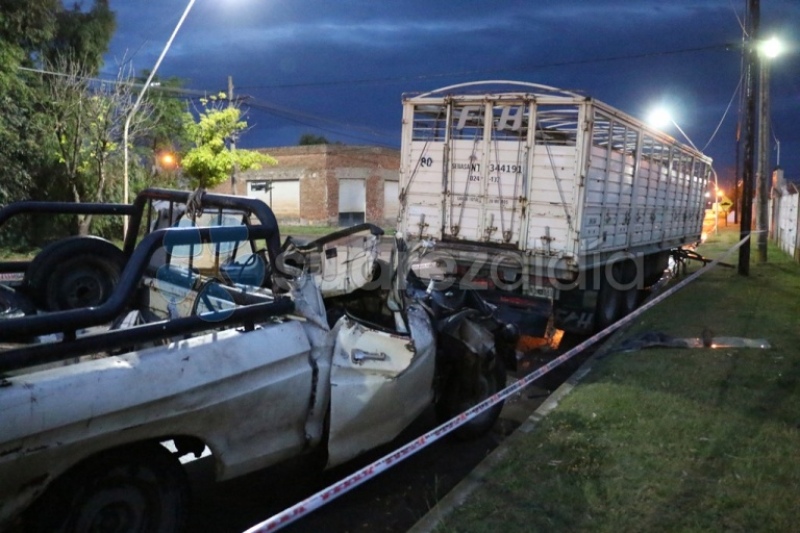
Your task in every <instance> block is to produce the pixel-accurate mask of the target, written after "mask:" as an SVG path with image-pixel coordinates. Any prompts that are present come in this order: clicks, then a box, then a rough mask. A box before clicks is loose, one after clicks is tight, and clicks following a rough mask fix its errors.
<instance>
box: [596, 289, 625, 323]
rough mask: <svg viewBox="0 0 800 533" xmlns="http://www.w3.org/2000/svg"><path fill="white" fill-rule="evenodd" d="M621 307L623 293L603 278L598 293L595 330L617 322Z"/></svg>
mask: <svg viewBox="0 0 800 533" xmlns="http://www.w3.org/2000/svg"><path fill="white" fill-rule="evenodd" d="M621 307H622V293H621V292H620V291H619V290H617V289H615V288H614V287H613V286H612V284H611V283H609V282H608V281H607V280H605V279H603V280H602V285H601V286H600V291H598V295H597V307H596V308H595V316H594V323H595V330H596V331H601V330H603V329H606V328H607V327H608V326H610V325H611V324H613V323H614V322H616V321H617V319H619V314H620V310H621Z"/></svg>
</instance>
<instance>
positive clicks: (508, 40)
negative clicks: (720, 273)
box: [108, 0, 800, 179]
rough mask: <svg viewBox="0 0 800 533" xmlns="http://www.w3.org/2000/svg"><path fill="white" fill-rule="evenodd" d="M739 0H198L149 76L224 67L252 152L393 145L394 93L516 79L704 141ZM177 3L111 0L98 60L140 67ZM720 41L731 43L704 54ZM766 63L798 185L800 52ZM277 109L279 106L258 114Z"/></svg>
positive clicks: (784, 149) (735, 66) (726, 146)
mask: <svg viewBox="0 0 800 533" xmlns="http://www.w3.org/2000/svg"><path fill="white" fill-rule="evenodd" d="M187 1H188V0H187ZM744 4H745V2H744V0H698V1H694V0H671V1H668V2H667V1H663V0H658V1H656V0H647V1H643V0H551V1H537V2H533V1H529V0H520V1H514V0H501V1H492V2H487V1H485V0H482V1H471V0H461V1H455V0H404V1H395V2H377V1H374V0H369V1H367V0H358V1H344V0H343V1H339V2H332V1H330V0H325V1H320V0H214V1H213V2H211V1H209V0H197V2H196V4H195V5H194V7H193V9H192V11H191V12H190V13H189V16H188V17H187V19H186V22H185V23H184V26H183V27H182V28H181V30H180V32H179V33H178V35H177V37H176V39H175V42H174V43H173V45H172V48H171V49H170V51H169V53H168V54H167V56H166V59H165V60H164V62H163V64H162V66H161V67H160V69H159V74H160V75H162V76H179V77H182V78H185V79H187V80H188V87H190V88H192V89H200V90H208V91H210V92H216V91H220V90H224V89H225V87H226V86H227V76H228V75H231V76H233V79H234V84H235V85H236V91H237V92H238V93H240V94H247V95H251V96H252V97H254V100H253V103H254V105H253V107H252V108H251V109H250V111H249V117H248V119H249V122H250V123H251V125H253V126H254V127H253V128H252V129H251V130H250V132H249V133H248V134H247V136H246V137H245V138H244V139H243V144H244V145H249V146H256V145H257V146H276V145H284V144H295V143H296V142H297V139H298V138H299V137H300V134H302V133H304V132H314V133H317V134H322V135H325V136H326V137H328V138H329V139H332V140H341V141H343V142H347V143H362V144H366V143H371V144H381V145H389V146H399V142H400V141H399V140H400V115H401V104H400V99H401V95H402V93H404V92H413V91H427V90H432V89H435V88H437V87H441V86H444V85H450V84H453V83H459V82H464V81H472V80H479V79H513V80H523V81H531V82H535V83H542V84H546V85H553V86H556V87H561V88H566V89H571V90H578V91H582V92H585V93H586V94H589V95H592V96H594V97H596V98H597V99H599V100H602V101H605V102H607V103H609V104H611V105H613V106H615V107H618V108H620V109H622V110H623V111H625V112H627V113H629V114H631V115H634V116H636V117H639V118H644V117H645V116H646V115H647V113H648V111H649V110H650V109H651V108H652V107H654V106H655V105H658V104H660V103H667V104H670V105H671V106H672V107H673V109H674V114H675V120H676V121H677V122H678V123H679V124H680V125H681V127H682V128H683V129H684V131H686V133H687V134H688V135H689V136H690V137H691V138H692V140H693V141H694V142H695V144H697V145H698V146H700V147H703V146H704V145H705V144H706V142H707V141H708V140H709V139H710V138H711V136H712V134H713V132H714V130H715V128H716V127H717V124H718V123H719V121H720V120H721V118H722V116H723V114H724V113H725V110H726V108H727V106H728V103H729V101H730V99H731V97H732V95H733V93H734V90H735V89H736V86H737V83H738V81H739V64H740V53H739V50H738V47H739V43H741V29H740V25H739V21H738V20H737V15H738V17H740V18H741V17H742V16H743V9H744ZM186 5H187V2H186V1H184V0H111V7H112V9H114V10H115V11H116V12H117V16H118V28H119V29H118V32H117V34H116V36H115V38H114V41H113V42H112V50H111V52H110V54H109V63H108V64H109V65H113V61H112V59H113V58H118V59H119V58H121V57H123V55H124V53H125V51H126V50H127V53H128V56H129V57H131V56H132V57H133V62H134V67H135V68H136V69H137V70H139V69H149V68H152V66H153V64H154V63H155V60H156V58H157V57H158V54H159V53H160V52H161V49H162V48H163V46H164V43H165V42H166V40H167V38H168V37H169V35H170V34H171V32H172V30H173V28H174V27H175V24H176V23H177V21H178V19H179V18H180V15H181V13H182V12H183V10H184V8H185V7H186ZM798 24H800V2H797V0H768V1H764V2H762V31H763V33H772V32H775V33H777V34H780V35H781V36H783V37H784V38H785V39H788V40H790V41H792V42H794V43H800V35H798V33H797V26H798ZM726 43H727V44H730V45H731V47H730V49H728V50H725V49H723V48H721V47H718V48H714V46H716V45H724V44H726ZM691 49H697V50H696V51H688V50H691ZM679 51H685V52H682V53H676V52H679ZM110 70H113V69H111V68H110V69H109V71H110ZM772 72H773V83H772V95H773V110H774V112H773V130H774V132H775V135H776V136H777V137H778V138H779V140H780V141H781V164H782V166H783V167H784V168H786V170H787V174H788V175H789V177H793V178H796V179H800V53H798V52H797V51H796V50H795V51H790V52H789V53H787V54H786V55H785V56H784V57H782V58H780V59H779V60H778V61H777V62H776V64H775V65H774V66H773V69H772ZM273 104H274V105H277V106H280V107H281V110H280V111H275V110H273V111H272V112H266V111H265V110H264V107H265V106H267V107H269V106H270V105H273ZM736 109H737V101H736V100H734V105H733V107H732V108H731V110H730V111H729V113H728V115H727V118H726V120H725V122H724V123H723V125H722V127H721V128H720V130H719V132H718V133H717V135H716V137H714V140H713V141H712V143H711V144H710V145H709V147H708V148H707V149H706V152H707V153H708V154H709V155H711V156H712V157H714V159H715V160H716V161H717V168H718V170H719V171H720V173H721V174H724V172H725V168H726V167H729V166H731V165H732V163H733V161H734V130H735V121H736ZM317 128H319V129H317ZM671 133H672V134H673V135H674V136H676V137H680V134H679V133H678V132H677V131H673V132H671ZM774 161H775V159H774V157H773V164H774Z"/></svg>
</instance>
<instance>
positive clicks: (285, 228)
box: [280, 224, 395, 238]
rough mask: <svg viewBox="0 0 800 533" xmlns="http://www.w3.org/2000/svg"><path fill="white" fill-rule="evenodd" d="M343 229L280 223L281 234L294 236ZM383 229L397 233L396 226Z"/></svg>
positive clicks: (310, 236) (318, 234)
mask: <svg viewBox="0 0 800 533" xmlns="http://www.w3.org/2000/svg"><path fill="white" fill-rule="evenodd" d="M381 227H382V226H381ZM341 229H344V227H337V226H313V225H312V226H305V225H299V224H281V225H280V230H281V235H291V236H293V237H309V238H317V237H324V236H325V235H328V234H329V233H333V232H334V231H339V230H341ZM383 231H385V232H386V235H394V233H395V230H394V228H383Z"/></svg>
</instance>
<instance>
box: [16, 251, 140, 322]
mask: <svg viewBox="0 0 800 533" xmlns="http://www.w3.org/2000/svg"><path fill="white" fill-rule="evenodd" d="M125 262H126V257H125V254H124V253H123V252H122V250H120V249H119V248H117V247H116V246H114V244H112V243H111V242H109V241H106V240H105V239H101V238H99V237H87V236H77V237H69V238H67V239H64V240H61V241H58V242H55V243H53V244H51V245H49V246H47V247H45V248H44V249H43V250H42V251H41V252H40V253H39V254H38V255H37V256H36V257H35V258H34V259H33V261H32V262H31V264H30V267H29V268H28V271H27V272H26V273H25V280H24V286H25V287H26V290H27V292H28V294H29V296H30V297H31V299H32V300H33V301H34V302H35V303H36V304H37V305H38V306H39V308H41V309H43V310H45V311H65V310H68V309H76V308H81V307H96V306H98V305H101V304H102V303H104V302H105V301H106V300H108V298H109V297H110V296H111V293H112V292H113V291H114V287H115V286H116V285H117V283H118V282H119V277H120V273H121V272H122V270H123V268H124V267H125Z"/></svg>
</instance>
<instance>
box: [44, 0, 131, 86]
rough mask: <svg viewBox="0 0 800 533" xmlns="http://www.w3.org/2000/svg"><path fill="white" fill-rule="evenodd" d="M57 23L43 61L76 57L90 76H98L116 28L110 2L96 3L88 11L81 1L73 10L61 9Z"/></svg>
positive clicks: (102, 0) (57, 12)
mask: <svg viewBox="0 0 800 533" xmlns="http://www.w3.org/2000/svg"><path fill="white" fill-rule="evenodd" d="M59 4H60V2H59ZM55 22H56V24H55V34H54V35H53V38H52V39H50V40H49V41H48V42H47V45H46V47H45V49H44V60H45V61H46V62H50V63H53V62H55V61H57V60H58V58H60V57H73V58H75V59H76V60H77V61H78V62H79V63H80V64H81V65H82V66H83V68H84V70H85V71H86V72H87V73H88V74H90V75H95V74H97V72H98V71H99V70H100V67H101V66H102V65H103V55H104V54H105V53H106V52H107V51H108V44H109V42H110V41H111V37H112V36H113V35H114V31H115V30H116V27H117V23H116V20H115V17H114V13H113V12H112V11H111V10H110V9H109V7H108V0H95V2H94V5H93V6H92V8H91V9H90V10H88V11H84V10H83V9H82V8H81V4H80V3H78V2H76V3H75V4H74V5H73V6H72V9H63V8H62V9H59V10H57V11H56V12H55Z"/></svg>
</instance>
